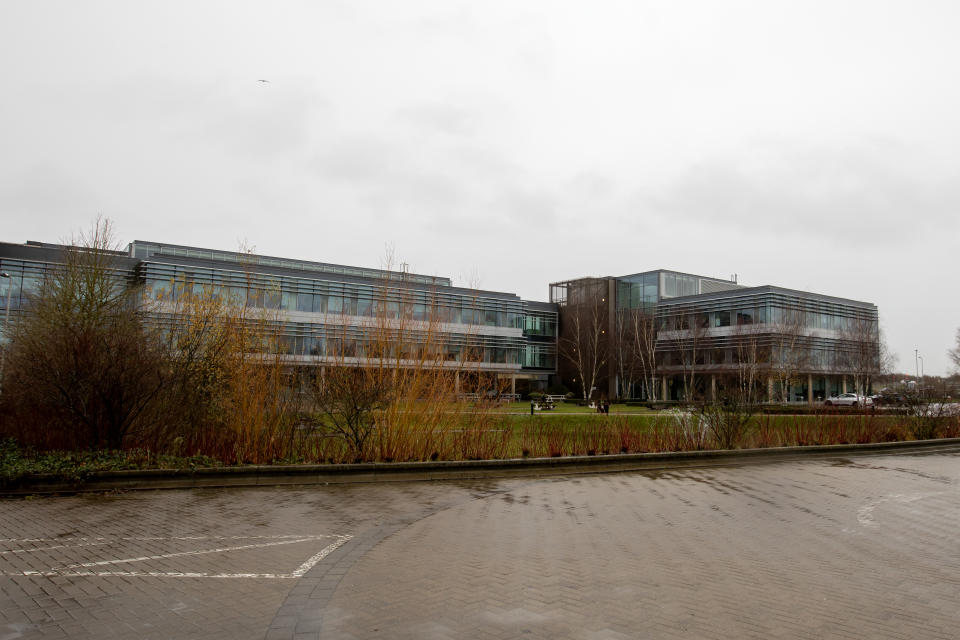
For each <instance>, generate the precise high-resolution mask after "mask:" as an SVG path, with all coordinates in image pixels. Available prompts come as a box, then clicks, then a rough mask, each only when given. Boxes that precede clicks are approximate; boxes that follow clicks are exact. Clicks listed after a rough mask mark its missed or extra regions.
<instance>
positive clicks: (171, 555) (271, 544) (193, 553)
mask: <svg viewBox="0 0 960 640" xmlns="http://www.w3.org/2000/svg"><path fill="white" fill-rule="evenodd" d="M319 539H320V538H319V537H317V536H310V537H307V538H298V539H295V540H281V541H280V542H261V543H259V544H244V545H240V546H238V547H220V548H219V549H200V550H197V551H177V552H174V553H161V554H157V555H155V556H138V557H136V558H118V559H116V560H100V561H98V562H81V563H78V564H68V565H64V566H62V567H53V571H58V570H60V569H79V568H81V567H83V568H86V567H102V566H103V565H105V564H123V563H125V562H145V561H147V560H163V559H165V558H177V557H180V556H201V555H204V554H207V553H224V552H227V551H243V550H245V549H264V548H266V547H279V546H280V545H283V544H297V543H298V542H307V541H308V540H319Z"/></svg>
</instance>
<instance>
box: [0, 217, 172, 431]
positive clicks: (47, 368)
mask: <svg viewBox="0 0 960 640" xmlns="http://www.w3.org/2000/svg"><path fill="white" fill-rule="evenodd" d="M119 256H120V254H119V252H117V251H116V246H115V243H114V236H113V231H112V227H111V224H110V222H109V221H108V220H102V219H98V220H97V221H96V222H95V223H94V224H93V226H92V227H91V228H90V230H89V231H88V232H85V233H81V234H80V235H79V236H78V237H77V238H75V239H74V241H73V242H72V243H71V246H67V247H64V249H63V253H62V263H60V264H58V265H56V266H54V267H53V268H52V269H51V270H50V271H49V272H48V273H47V274H46V277H45V279H44V280H43V282H42V283H41V285H40V288H39V291H38V292H37V293H36V295H34V296H33V297H32V298H31V299H30V300H29V301H28V304H27V308H26V313H25V314H24V316H23V317H22V318H21V320H20V321H19V322H18V323H17V325H16V326H15V327H14V328H13V330H12V336H11V337H12V341H11V348H10V359H9V363H8V371H9V377H8V380H7V381H6V382H5V388H4V392H5V394H7V393H9V394H10V396H12V401H13V402H14V404H15V405H17V408H18V410H20V411H25V412H26V415H25V416H24V418H25V419H27V420H29V421H30V423H32V425H33V427H32V428H33V429H35V430H37V431H43V432H46V433H37V434H35V435H36V436H37V437H39V438H42V437H44V436H46V435H50V436H54V435H55V434H53V433H51V432H52V431H59V436H60V437H59V441H60V443H61V444H62V445H67V446H81V447H104V446H105V447H110V448H119V447H121V446H122V445H123V442H124V439H125V437H126V436H127V434H128V433H130V432H132V431H135V430H137V429H140V428H146V427H148V426H149V425H150V424H151V421H152V420H153V419H154V418H155V417H156V416H154V415H153V414H152V412H151V410H152V409H153V408H154V406H155V401H156V400H157V398H158V396H159V394H160V392H161V390H162V389H163V386H164V367H163V365H162V363H163V360H162V349H160V348H159V345H158V344H157V343H156V342H155V341H153V340H150V339H148V336H147V334H146V332H145V331H144V327H143V323H142V316H141V313H140V312H139V309H138V295H139V293H138V292H137V290H135V289H134V288H131V287H129V286H128V285H127V283H126V282H124V280H123V279H122V278H121V277H120V276H119V275H118V274H119V271H118V269H117V266H118V265H117V264H116V261H117V260H118V258H119ZM41 424H43V425H45V427H44V428H41V427H40V425H41ZM52 440H57V438H56V437H53V438H52Z"/></svg>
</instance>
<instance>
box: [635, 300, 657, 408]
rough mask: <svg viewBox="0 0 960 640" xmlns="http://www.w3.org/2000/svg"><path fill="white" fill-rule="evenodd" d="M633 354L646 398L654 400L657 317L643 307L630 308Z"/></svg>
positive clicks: (655, 395) (655, 397)
mask: <svg viewBox="0 0 960 640" xmlns="http://www.w3.org/2000/svg"><path fill="white" fill-rule="evenodd" d="M630 325H631V329H632V337H633V356H634V359H635V361H636V363H637V364H638V365H639V368H640V373H641V375H642V376H643V383H644V386H645V387H646V389H647V399H648V400H656V399H657V396H658V395H659V394H658V392H657V319H656V316H654V315H653V314H652V313H650V312H648V311H646V310H644V309H631V321H630Z"/></svg>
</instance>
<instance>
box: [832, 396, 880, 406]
mask: <svg viewBox="0 0 960 640" xmlns="http://www.w3.org/2000/svg"><path fill="white" fill-rule="evenodd" d="M823 404H824V406H826V407H872V406H873V399H872V398H868V397H866V396H861V395H857V394H856V393H841V394H840V395H838V396H830V397H829V398H827V399H826V400H824V401H823Z"/></svg>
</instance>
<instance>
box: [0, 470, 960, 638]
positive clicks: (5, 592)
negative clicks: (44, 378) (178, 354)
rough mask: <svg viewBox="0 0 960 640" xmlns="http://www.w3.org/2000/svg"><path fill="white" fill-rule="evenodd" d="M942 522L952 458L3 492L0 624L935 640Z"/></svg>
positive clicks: (45, 628)
mask: <svg viewBox="0 0 960 640" xmlns="http://www.w3.org/2000/svg"><path fill="white" fill-rule="evenodd" d="M958 530H960V454H950V453H936V454H925V455H888V456H870V457H858V458H854V459H851V460H823V461H809V460H804V461H796V462H780V463H775V464H766V465H750V466H743V467H723V468H700V469H696V468H693V469H676V470H672V471H662V472H635V473H614V474H601V475H592V476H579V477H556V478H538V479H530V478H516V479H509V480H497V481H482V482H471V483H451V482H433V483H426V482H424V483H396V484H379V485H338V486H333V485H331V486H326V487H322V486H317V487H308V488H291V487H277V488H256V489H233V490H192V491H179V490H177V491H156V492H131V493H126V494H117V495H107V496H81V497H69V498H43V499H35V500H8V501H3V502H0V538H2V540H0V640H13V639H14V638H57V637H70V638H170V637H181V638H257V639H260V638H268V639H271V640H272V639H279V638H284V639H286V638H294V639H298V640H302V639H305V638H318V637H319V638H337V639H339V638H376V637H382V638H417V639H421V638H589V639H604V638H636V637H650V638H674V637H685V638H741V637H742V638H777V637H783V638H905V639H906V638H911V639H912V638H957V637H960V632H958V629H960V607H958V606H957V604H956V603H957V601H958V595H957V594H958V592H960V590H958V587H960V543H958V534H957V532H958ZM298 571H299V573H298Z"/></svg>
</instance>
